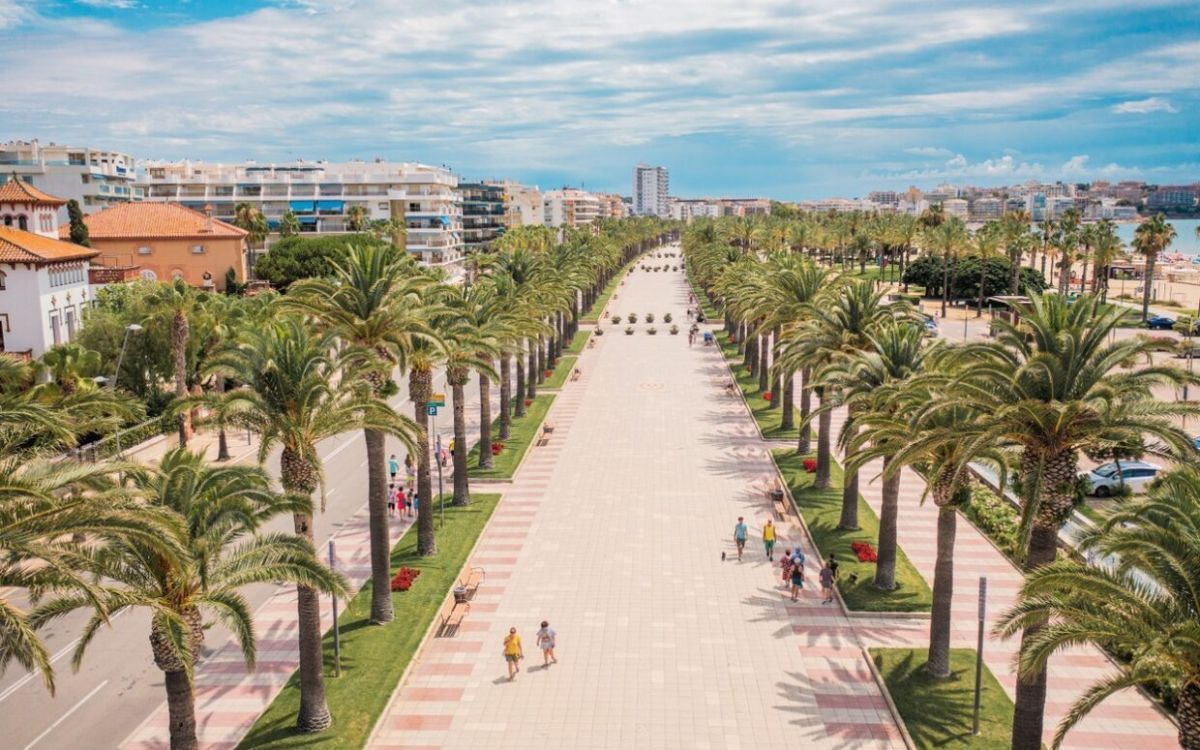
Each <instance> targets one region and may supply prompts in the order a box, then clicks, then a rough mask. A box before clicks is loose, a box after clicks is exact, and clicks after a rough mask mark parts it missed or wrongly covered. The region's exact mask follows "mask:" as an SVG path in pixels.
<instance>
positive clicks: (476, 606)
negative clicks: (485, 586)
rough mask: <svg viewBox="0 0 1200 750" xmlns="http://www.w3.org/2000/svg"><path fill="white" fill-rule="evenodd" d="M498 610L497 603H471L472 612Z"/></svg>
mask: <svg viewBox="0 0 1200 750" xmlns="http://www.w3.org/2000/svg"><path fill="white" fill-rule="evenodd" d="M499 608H500V605H499V604H498V603H497V602H471V611H472V612H495V611H496V610H497V609H499Z"/></svg>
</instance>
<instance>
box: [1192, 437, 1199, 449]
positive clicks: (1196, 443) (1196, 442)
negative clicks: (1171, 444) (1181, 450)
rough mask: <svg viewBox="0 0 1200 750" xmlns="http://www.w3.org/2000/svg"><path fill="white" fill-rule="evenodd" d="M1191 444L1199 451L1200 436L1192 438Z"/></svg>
mask: <svg viewBox="0 0 1200 750" xmlns="http://www.w3.org/2000/svg"><path fill="white" fill-rule="evenodd" d="M1192 444H1193V445H1195V446H1196V450H1197V451H1200V435H1197V436H1196V437H1194V438H1192Z"/></svg>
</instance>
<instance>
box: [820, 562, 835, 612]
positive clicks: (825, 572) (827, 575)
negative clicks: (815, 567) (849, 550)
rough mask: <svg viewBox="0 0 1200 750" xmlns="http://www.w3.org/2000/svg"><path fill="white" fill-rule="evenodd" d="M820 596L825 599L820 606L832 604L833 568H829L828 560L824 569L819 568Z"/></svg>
mask: <svg viewBox="0 0 1200 750" xmlns="http://www.w3.org/2000/svg"><path fill="white" fill-rule="evenodd" d="M821 594H822V595H823V596H824V597H825V600H824V601H822V602H821V603H822V604H830V603H831V602H833V568H832V567H831V566H830V564H829V560H826V561H825V567H823V568H821Z"/></svg>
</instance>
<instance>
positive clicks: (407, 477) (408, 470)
mask: <svg viewBox="0 0 1200 750" xmlns="http://www.w3.org/2000/svg"><path fill="white" fill-rule="evenodd" d="M416 478H417V472H416V468H415V467H414V466H413V460H412V454H410V453H405V454H404V482H405V484H407V485H408V492H409V494H412V491H413V483H414V482H415V481H416Z"/></svg>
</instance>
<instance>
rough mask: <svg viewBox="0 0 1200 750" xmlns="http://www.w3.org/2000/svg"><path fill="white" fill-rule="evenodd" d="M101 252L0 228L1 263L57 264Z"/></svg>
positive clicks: (24, 232)
mask: <svg viewBox="0 0 1200 750" xmlns="http://www.w3.org/2000/svg"><path fill="white" fill-rule="evenodd" d="M99 254H100V251H99V250H93V249H92V248H90V247H83V246H81V245H75V244H72V243H70V242H63V241H61V240H55V239H51V238H49V237H43V236H42V235H40V234H34V233H33V232H26V231H23V230H20V229H16V228H14V227H5V226H0V263H35V264H39V265H41V264H45V263H56V262H58V261H63V260H82V259H84V258H94V257H96V256H97V255H99Z"/></svg>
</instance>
